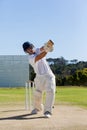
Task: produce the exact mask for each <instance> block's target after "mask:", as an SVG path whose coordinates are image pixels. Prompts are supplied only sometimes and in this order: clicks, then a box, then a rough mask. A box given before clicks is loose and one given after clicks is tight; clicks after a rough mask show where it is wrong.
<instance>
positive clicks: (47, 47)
mask: <svg viewBox="0 0 87 130" xmlns="http://www.w3.org/2000/svg"><path fill="white" fill-rule="evenodd" d="M44 50H45V51H46V52H52V51H53V50H54V42H53V41H52V40H49V41H48V42H47V43H45V44H44Z"/></svg>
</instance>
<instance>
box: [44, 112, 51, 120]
mask: <svg viewBox="0 0 87 130" xmlns="http://www.w3.org/2000/svg"><path fill="white" fill-rule="evenodd" d="M44 115H45V117H46V118H50V117H51V115H52V113H51V112H49V111H46V112H45V113H44Z"/></svg>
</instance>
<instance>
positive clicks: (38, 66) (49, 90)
mask: <svg viewBox="0 0 87 130" xmlns="http://www.w3.org/2000/svg"><path fill="white" fill-rule="evenodd" d="M38 54H40V49H36V53H35V54H32V55H29V64H31V66H32V67H33V69H34V71H35V73H36V77H35V86H36V91H35V94H34V108H37V109H39V110H40V109H41V101H42V92H43V91H45V92H46V101H45V106H44V112H45V111H49V112H52V106H53V104H54V98H55V76H54V74H53V73H52V71H51V69H50V67H49V65H48V63H47V61H46V59H45V58H42V59H40V60H39V61H37V62H35V57H36V56H37V55H38Z"/></svg>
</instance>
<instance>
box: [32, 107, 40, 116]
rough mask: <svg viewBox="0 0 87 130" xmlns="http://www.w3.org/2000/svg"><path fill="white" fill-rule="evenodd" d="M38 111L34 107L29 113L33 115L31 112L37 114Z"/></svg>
mask: <svg viewBox="0 0 87 130" xmlns="http://www.w3.org/2000/svg"><path fill="white" fill-rule="evenodd" d="M38 111H39V110H38V109H37V108H35V109H33V110H32V112H31V114H32V115H33V114H37V113H38Z"/></svg>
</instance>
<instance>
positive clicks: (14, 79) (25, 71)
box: [0, 55, 29, 87]
mask: <svg viewBox="0 0 87 130" xmlns="http://www.w3.org/2000/svg"><path fill="white" fill-rule="evenodd" d="M28 80H29V63H28V57H27V56H26V55H4V56H3V55H1V56H0V87H21V86H25V82H26V81H28Z"/></svg>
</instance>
